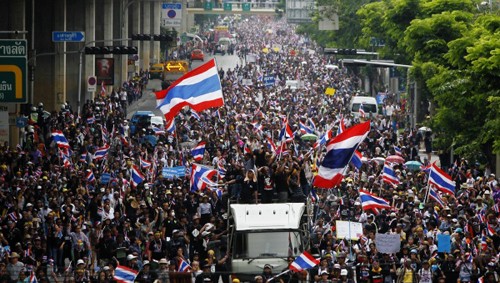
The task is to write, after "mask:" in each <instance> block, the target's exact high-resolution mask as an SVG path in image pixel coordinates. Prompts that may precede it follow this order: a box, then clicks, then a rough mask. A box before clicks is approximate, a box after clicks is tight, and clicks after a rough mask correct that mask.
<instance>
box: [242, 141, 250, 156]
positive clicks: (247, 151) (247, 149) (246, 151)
mask: <svg viewBox="0 0 500 283" xmlns="http://www.w3.org/2000/svg"><path fill="white" fill-rule="evenodd" d="M243 153H245V154H247V153H250V154H251V153H252V150H251V149H250V148H249V147H248V144H246V143H245V145H244V146H243Z"/></svg>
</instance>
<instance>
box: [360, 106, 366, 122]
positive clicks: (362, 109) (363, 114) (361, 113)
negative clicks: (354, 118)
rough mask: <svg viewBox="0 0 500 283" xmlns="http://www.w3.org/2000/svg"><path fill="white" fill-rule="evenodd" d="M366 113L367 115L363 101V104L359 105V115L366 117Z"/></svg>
mask: <svg viewBox="0 0 500 283" xmlns="http://www.w3.org/2000/svg"><path fill="white" fill-rule="evenodd" d="M365 115H366V113H365V109H364V106H363V103H361V104H360V105H359V116H360V117H361V118H365Z"/></svg>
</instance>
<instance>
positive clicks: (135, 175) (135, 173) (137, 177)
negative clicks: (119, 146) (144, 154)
mask: <svg viewBox="0 0 500 283" xmlns="http://www.w3.org/2000/svg"><path fill="white" fill-rule="evenodd" d="M131 179H132V185H133V186H134V187H137V186H139V184H140V183H142V182H144V180H145V179H146V178H145V177H144V175H142V173H141V171H139V168H137V166H135V165H133V166H132V178H131Z"/></svg>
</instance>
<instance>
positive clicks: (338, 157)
mask: <svg viewBox="0 0 500 283" xmlns="http://www.w3.org/2000/svg"><path fill="white" fill-rule="evenodd" d="M369 131H370V121H367V122H364V123H362V124H358V125H356V126H354V127H351V128H349V129H347V130H346V131H344V132H343V133H342V134H340V135H338V136H336V137H335V138H334V139H332V140H331V141H330V142H329V143H328V144H327V146H326V149H327V153H326V155H325V158H324V159H323V162H322V163H321V166H320V167H319V170H318V175H317V176H316V177H315V178H314V181H313V185H314V186H316V187H318V188H324V189H328V188H333V187H335V186H336V185H338V184H340V182H341V181H342V178H343V175H342V174H343V172H344V170H345V167H346V166H347V164H349V161H350V160H351V158H352V156H353V154H354V151H355V150H356V149H357V148H358V146H359V144H360V143H361V142H362V141H363V140H364V139H365V138H366V136H367V135H368V132H369Z"/></svg>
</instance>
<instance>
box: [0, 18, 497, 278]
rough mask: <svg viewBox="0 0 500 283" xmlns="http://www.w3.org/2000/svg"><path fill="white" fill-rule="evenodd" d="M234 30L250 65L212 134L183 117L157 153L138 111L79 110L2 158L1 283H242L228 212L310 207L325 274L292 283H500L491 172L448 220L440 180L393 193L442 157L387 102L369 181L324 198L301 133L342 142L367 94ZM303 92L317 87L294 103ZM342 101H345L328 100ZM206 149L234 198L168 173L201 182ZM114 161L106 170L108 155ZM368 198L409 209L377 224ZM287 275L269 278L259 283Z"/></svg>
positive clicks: (463, 190) (252, 33) (297, 53)
mask: <svg viewBox="0 0 500 283" xmlns="http://www.w3.org/2000/svg"><path fill="white" fill-rule="evenodd" d="M255 27H259V28H258V29H256V28H255ZM234 28H235V30H236V31H235V32H236V33H238V36H239V42H238V44H237V46H236V52H237V54H239V55H240V56H241V57H242V62H243V63H244V64H241V65H240V66H238V67H236V68H235V69H232V70H227V71H223V70H221V72H220V76H221V82H222V85H223V92H224V97H225V106H224V107H222V108H220V109H218V112H217V111H215V109H213V110H207V111H204V112H202V113H198V114H199V116H200V117H199V118H198V117H196V115H192V113H191V111H189V110H185V111H182V112H181V114H180V115H178V117H177V118H176V120H175V125H176V131H175V133H174V134H169V133H168V132H167V133H165V134H159V135H157V137H156V138H157V142H156V143H154V145H153V144H152V143H150V142H148V140H149V139H148V138H147V137H146V136H147V135H149V134H151V132H152V129H151V128H145V129H140V130H138V131H136V132H135V133H134V134H132V133H131V127H130V125H129V121H127V120H126V119H125V118H126V115H125V113H126V109H125V108H126V105H127V103H122V102H121V101H120V99H121V96H120V95H119V93H116V92H115V91H113V92H112V93H110V94H107V95H102V96H99V97H96V98H95V100H93V101H88V102H87V103H86V104H85V105H84V107H83V110H82V112H81V113H76V112H74V111H73V110H72V109H70V108H69V107H65V108H63V109H62V110H61V111H59V112H54V113H52V115H51V116H49V117H42V118H40V117H39V119H38V120H37V121H30V123H31V125H30V126H29V127H28V128H27V132H26V137H25V139H24V141H23V142H22V144H20V145H18V146H17V147H13V146H9V145H4V146H2V148H1V149H2V150H1V152H0V164H1V165H0V176H1V177H0V195H1V199H0V202H1V204H2V208H3V212H2V218H1V220H2V221H1V225H2V226H1V233H0V245H1V249H0V282H27V280H29V278H30V275H31V274H33V275H35V276H36V278H37V279H38V281H41V282H46V281H52V282H54V281H60V280H61V278H63V279H62V280H64V281H65V282H66V281H67V282H91V281H92V282H113V281H114V279H113V273H114V272H115V271H114V270H115V269H116V267H117V266H118V265H120V266H127V267H128V268H130V269H133V270H136V271H138V272H139V275H138V276H137V278H136V281H138V282H153V281H156V280H158V282H169V281H170V280H172V281H176V280H179V281H182V280H184V279H185V278H184V277H182V276H181V277H175V276H176V275H178V274H177V272H178V271H181V270H183V263H188V264H189V265H190V267H191V268H190V269H189V273H187V274H188V275H189V280H191V279H190V278H191V277H192V280H193V282H196V283H200V282H217V281H218V280H219V279H221V280H222V281H223V282H224V283H227V282H229V280H232V282H233V283H239V280H238V279H237V277H238V275H237V274H234V276H233V278H232V279H231V278H230V276H229V274H230V270H229V269H228V261H229V260H230V258H231V251H230V250H228V249H227V242H226V239H227V233H228V230H227V227H226V226H227V221H226V218H227V213H228V209H227V207H228V202H241V203H265V202H289V201H295V202H303V201H306V200H307V199H308V198H309V199H310V200H311V195H314V201H315V202H314V206H315V210H314V211H315V213H314V214H315V217H314V223H313V224H312V225H311V243H310V244H311V249H310V252H311V254H313V255H315V256H316V257H320V258H321V263H320V265H319V266H317V267H315V268H313V269H311V270H308V271H304V272H299V273H288V274H286V275H283V276H281V277H279V278H275V279H274V280H276V281H281V282H306V281H308V282H353V280H356V282H405V283H406V282H457V280H460V282H476V281H477V280H478V279H479V278H482V279H484V282H499V274H498V271H497V270H498V268H499V243H500V238H499V234H498V233H499V230H500V226H499V224H498V217H499V212H498V210H499V205H498V203H499V198H500V188H499V184H498V182H497V179H496V176H495V175H494V174H493V173H492V172H491V171H490V168H489V167H488V166H486V167H485V166H481V165H480V164H476V163H470V162H468V161H467V160H464V159H461V160H459V161H457V162H456V163H455V164H454V165H453V166H450V168H447V172H448V173H449V174H450V175H451V176H452V178H453V180H454V181H455V182H456V193H455V196H450V195H447V194H442V198H443V203H441V204H439V203H437V202H436V201H434V200H432V199H426V196H425V195H426V192H427V174H426V173H425V172H424V171H422V170H420V168H416V169H415V168H413V169H410V168H408V167H406V166H404V164H396V165H394V170H395V171H396V174H397V176H398V177H399V179H400V182H401V183H400V184H399V185H397V186H393V185H390V184H387V183H384V182H383V181H382V176H381V170H382V167H383V162H380V160H383V159H384V158H385V157H387V156H389V155H394V154H396V152H395V150H396V148H400V149H401V153H400V155H401V157H402V158H403V159H404V160H405V161H411V160H414V161H421V163H422V164H423V167H425V166H426V165H428V164H429V162H430V157H431V156H430V153H431V150H430V149H429V147H430V142H431V141H430V135H425V134H424V133H422V132H420V131H418V129H416V128H411V126H410V125H409V124H408V123H407V120H408V115H407V110H406V102H405V101H404V100H402V99H400V98H399V96H396V95H393V94H391V93H387V96H386V99H385V101H384V104H383V105H381V107H382V108H383V111H382V114H368V115H367V117H366V119H370V120H371V131H370V133H369V135H368V137H367V139H366V140H365V141H364V142H363V143H362V144H361V145H360V147H359V151H360V152H361V154H362V155H363V158H362V160H363V165H362V166H361V168H360V169H357V168H354V167H353V166H350V167H349V170H347V171H346V176H345V178H344V181H343V182H342V184H341V185H340V186H338V187H336V188H332V189H329V190H316V191H315V190H313V188H311V180H312V178H313V177H314V175H315V174H316V171H317V168H318V163H320V160H321V156H322V154H324V152H325V149H324V147H323V148H320V149H316V150H314V149H312V148H313V143H314V141H308V140H303V139H301V135H300V133H299V132H300V131H299V124H300V123H306V124H309V125H313V124H314V125H315V134H316V135H318V136H322V135H323V134H325V132H327V131H328V130H330V129H333V130H334V132H336V129H337V128H338V127H339V123H340V120H341V119H343V123H345V125H346V127H350V126H352V125H354V124H356V123H358V122H359V119H360V118H355V117H354V116H353V115H352V113H350V111H349V110H348V109H347V106H348V104H349V101H350V100H351V98H352V97H353V96H355V95H359V94H360V91H359V89H360V86H359V78H357V77H356V76H355V75H354V73H353V72H351V71H349V70H348V69H345V68H342V67H340V68H325V67H324V66H325V65H333V64H335V63H336V61H335V58H330V57H326V56H324V55H322V54H319V53H318V52H317V47H316V46H315V44H314V42H311V41H309V40H308V39H307V38H306V37H304V36H299V35H297V34H295V33H294V30H293V27H291V26H289V25H287V24H286V23H285V22H283V21H275V20H272V19H268V18H251V19H248V20H244V21H241V22H239V23H234ZM263 49H266V51H265V52H264V51H263ZM292 51H293V52H292ZM249 54H250V55H251V56H250V57H249V56H247V55H249ZM270 75H272V76H274V77H275V80H276V84H275V85H274V86H272V87H265V86H264V85H263V82H262V77H263V76H270ZM287 80H297V81H300V82H302V83H303V85H302V86H301V87H299V88H298V89H291V88H289V87H286V86H285V84H286V81H287ZM328 87H331V88H334V89H335V90H336V91H335V94H334V95H332V96H328V95H325V94H324V92H325V89H326V88H328ZM285 117H286V118H287V120H288V121H289V124H290V126H291V127H292V129H293V130H294V131H296V134H295V138H294V139H293V140H292V141H290V142H288V143H286V147H281V146H280V148H281V149H282V150H281V152H280V153H276V151H273V150H272V149H270V148H269V147H268V143H269V142H268V141H269V140H271V141H274V142H275V143H276V144H279V142H280V141H279V140H278V136H279V132H280V130H281V128H282V127H283V124H282V121H283V120H284V118H285ZM54 131H62V133H63V134H64V136H65V138H66V139H67V140H68V141H69V148H65V147H63V148H61V147H60V146H58V144H57V143H56V142H55V141H54V139H53V136H52V133H53V132H54ZM199 141H205V142H207V145H206V153H205V156H204V158H203V160H202V161H200V162H198V163H201V164H205V165H208V166H213V167H215V168H225V169H226V172H224V174H221V175H219V176H218V177H217V180H213V181H216V182H218V183H219V184H220V185H221V186H219V187H218V188H219V189H221V191H220V190H211V189H207V190H205V191H203V192H199V191H195V192H193V191H191V186H190V184H189V174H187V177H185V178H174V179H169V178H165V177H164V176H163V175H162V173H161V172H162V168H163V167H172V166H186V168H189V165H190V164H192V163H193V162H194V161H193V159H192V156H190V152H189V150H190V148H191V147H192V146H193V145H196V144H197V143H198V142H199ZM107 146H109V148H108V147H107ZM103 148H107V153H106V155H105V156H104V157H101V156H99V155H98V154H96V153H97V151H101V150H102V149H103ZM421 151H424V152H427V153H429V155H426V154H422V153H421ZM141 160H146V161H149V162H150V163H151V165H149V166H147V165H146V166H142V165H141ZM134 167H135V168H139V169H140V170H141V171H142V173H143V174H144V175H145V178H146V180H145V181H144V182H141V183H140V184H138V185H135V184H133V182H132V180H131V175H132V171H133V168H134ZM103 176H109V179H107V181H102V180H103ZM360 190H365V191H369V192H371V193H373V194H375V195H378V196H380V197H383V198H385V199H386V200H390V202H391V205H392V207H393V209H391V210H381V211H364V210H363V209H362V206H361V203H360V200H359V191H360ZM336 220H350V221H355V222H361V223H362V224H363V235H362V236H361V237H360V239H359V240H356V241H354V240H353V241H347V240H344V239H337V238H336V233H335V229H334V226H335V221H336ZM377 233H382V234H384V233H390V234H399V235H400V239H401V249H400V251H399V252H398V253H394V254H382V253H380V252H378V251H377V247H376V245H375V236H376V234H377ZM439 234H448V235H451V249H450V252H438V251H437V235H439ZM295 256H297V255H295ZM293 259H294V258H293V256H292V257H289V258H288V260H289V263H291V262H292V261H293ZM279 272H281V270H272V266H266V267H264V268H263V272H262V274H261V275H258V276H256V277H255V281H256V282H263V281H266V280H268V279H269V278H272V276H273V275H275V274H277V273H279ZM174 278H176V279H175V280H174ZM183 282H184V281H183Z"/></svg>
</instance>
